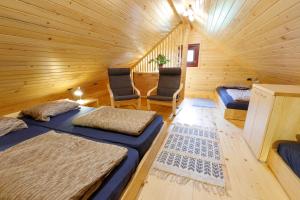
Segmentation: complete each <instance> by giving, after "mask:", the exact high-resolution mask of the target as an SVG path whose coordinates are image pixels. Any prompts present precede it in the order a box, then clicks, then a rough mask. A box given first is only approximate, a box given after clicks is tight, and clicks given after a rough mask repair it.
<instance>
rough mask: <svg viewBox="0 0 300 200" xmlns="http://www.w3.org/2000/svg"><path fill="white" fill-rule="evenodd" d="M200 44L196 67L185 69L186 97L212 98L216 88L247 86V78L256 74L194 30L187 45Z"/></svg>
mask: <svg viewBox="0 0 300 200" xmlns="http://www.w3.org/2000/svg"><path fill="white" fill-rule="evenodd" d="M197 43H199V44H200V50H199V62H198V67H187V74H186V87H185V92H186V95H187V96H204V97H209V98H213V92H214V91H215V89H216V87H217V86H220V85H224V84H231V85H232V84H234V85H249V84H251V82H249V81H247V80H246V79H247V78H254V77H256V73H255V72H254V71H253V70H251V69H249V68H246V67H243V66H242V65H241V64H239V62H237V61H235V60H234V59H233V58H231V56H229V55H228V54H227V53H226V52H225V51H224V50H223V48H222V47H219V45H217V44H216V43H214V42H213V41H212V40H210V39H209V38H208V37H206V36H205V35H204V34H203V33H201V32H200V31H199V30H197V29H196V28H194V29H193V30H192V31H191V32H190V34H189V44H197Z"/></svg>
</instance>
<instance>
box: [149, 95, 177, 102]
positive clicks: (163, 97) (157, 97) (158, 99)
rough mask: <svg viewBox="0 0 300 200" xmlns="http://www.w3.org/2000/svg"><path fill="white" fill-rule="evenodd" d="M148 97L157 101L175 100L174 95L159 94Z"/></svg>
mask: <svg viewBox="0 0 300 200" xmlns="http://www.w3.org/2000/svg"><path fill="white" fill-rule="evenodd" d="M147 99H150V100H156V101H173V98H172V97H167V96H159V95H152V96H148V97H147Z"/></svg>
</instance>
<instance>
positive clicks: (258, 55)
mask: <svg viewBox="0 0 300 200" xmlns="http://www.w3.org/2000/svg"><path fill="white" fill-rule="evenodd" d="M174 4H175V7H176V8H177V10H178V12H180V11H181V10H182V9H184V8H185V7H186V6H187V5H189V4H191V5H192V7H193V9H194V12H195V15H196V20H195V22H194V25H195V26H199V27H200V28H201V30H203V32H205V33H206V34H207V35H208V36H209V37H210V38H211V39H213V40H214V41H215V42H217V43H219V44H220V45H222V46H223V47H224V49H226V50H227V51H228V53H230V54H232V55H233V56H235V57H236V58H237V59H238V60H240V61H241V62H242V64H243V65H247V66H248V67H252V68H253V69H255V71H256V72H257V73H258V75H259V76H260V79H261V80H263V81H265V82H270V83H285V84H300V12H299V10H300V0H174Z"/></svg>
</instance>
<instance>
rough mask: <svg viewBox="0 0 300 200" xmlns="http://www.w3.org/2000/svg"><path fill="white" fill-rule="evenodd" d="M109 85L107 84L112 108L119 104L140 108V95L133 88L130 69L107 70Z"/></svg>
mask: <svg viewBox="0 0 300 200" xmlns="http://www.w3.org/2000/svg"><path fill="white" fill-rule="evenodd" d="M108 78H109V84H107V88H108V92H109V96H110V102H111V106H112V107H115V106H116V107H119V106H120V105H121V104H126V105H133V106H135V107H136V108H137V109H139V108H140V107H141V93H140V91H139V90H138V89H137V88H136V87H135V86H134V84H133V81H132V77H131V73H130V68H108Z"/></svg>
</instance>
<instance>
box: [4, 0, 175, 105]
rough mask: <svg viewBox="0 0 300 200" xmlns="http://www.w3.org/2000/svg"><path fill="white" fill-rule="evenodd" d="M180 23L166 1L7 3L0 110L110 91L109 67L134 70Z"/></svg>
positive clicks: (44, 0)
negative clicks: (80, 89)
mask: <svg viewBox="0 0 300 200" xmlns="http://www.w3.org/2000/svg"><path fill="white" fill-rule="evenodd" d="M178 23H179V19H178V17H176V15H175V14H174V12H173V10H172V8H171V7H170V5H169V3H168V1H161V0H151V1H149V0H126V1H124V0H105V1H104V0H1V1H0V92H1V94H0V104H1V105H0V107H4V106H13V105H14V104H16V103H20V102H26V101H30V100H32V99H37V98H42V97H45V96H47V95H53V94H57V93H61V92H66V91H67V89H68V88H74V87H77V86H84V85H90V86H93V85H94V84H95V83H98V84H99V85H100V86H99V87H102V88H103V89H104V87H105V84H104V82H103V81H102V80H104V79H105V76H106V71H105V69H106V67H108V66H111V65H112V66H117V65H121V66H126V65H131V63H133V62H135V61H136V60H138V59H139V58H140V57H141V56H142V55H144V54H145V52H146V51H147V50H149V49H150V48H152V47H153V46H154V45H155V44H156V43H157V42H158V41H159V40H161V39H162V38H163V37H164V36H165V35H166V34H167V33H169V32H170V31H171V30H172V29H173V28H174V27H175V26H176V25H177V24H178ZM101 81H102V82H101ZM99 87H97V88H96V90H100V88H99Z"/></svg>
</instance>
